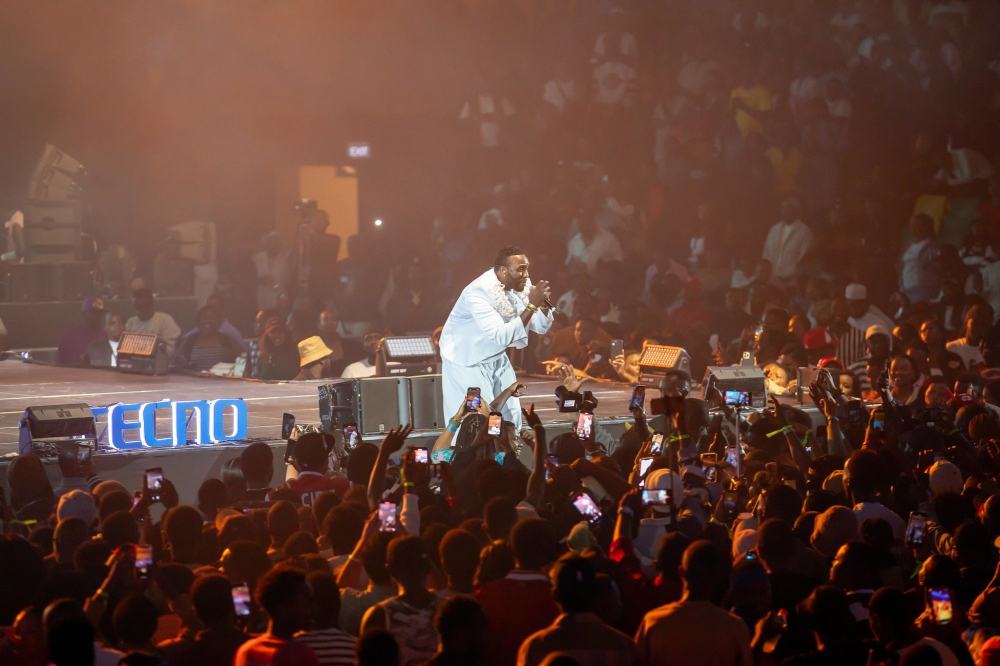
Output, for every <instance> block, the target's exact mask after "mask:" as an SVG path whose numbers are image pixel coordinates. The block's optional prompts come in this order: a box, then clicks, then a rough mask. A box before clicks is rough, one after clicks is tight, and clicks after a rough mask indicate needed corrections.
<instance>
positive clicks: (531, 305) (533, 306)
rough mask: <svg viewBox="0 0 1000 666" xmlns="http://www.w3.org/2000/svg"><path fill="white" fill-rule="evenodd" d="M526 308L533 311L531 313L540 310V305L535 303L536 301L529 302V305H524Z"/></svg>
mask: <svg viewBox="0 0 1000 666" xmlns="http://www.w3.org/2000/svg"><path fill="white" fill-rule="evenodd" d="M524 309H525V310H528V311H529V312H531V314H535V313H536V312H538V306H537V305H535V304H534V303H528V304H527V305H525V306H524Z"/></svg>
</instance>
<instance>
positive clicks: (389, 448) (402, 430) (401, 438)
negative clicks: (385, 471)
mask: <svg viewBox="0 0 1000 666" xmlns="http://www.w3.org/2000/svg"><path fill="white" fill-rule="evenodd" d="M411 432H413V426H412V425H405V426H397V427H395V428H393V429H392V430H390V431H389V432H387V433H386V435H385V439H383V440H382V447H381V449H380V451H384V452H385V455H391V454H393V453H395V452H396V451H399V450H400V449H401V448H403V444H404V443H405V442H406V438H407V437H409V436H410V433H411Z"/></svg>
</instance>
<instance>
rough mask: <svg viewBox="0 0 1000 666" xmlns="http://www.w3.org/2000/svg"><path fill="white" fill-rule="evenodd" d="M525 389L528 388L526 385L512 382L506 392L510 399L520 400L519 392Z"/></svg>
mask: <svg viewBox="0 0 1000 666" xmlns="http://www.w3.org/2000/svg"><path fill="white" fill-rule="evenodd" d="M526 388H528V387H527V385H525V384H522V383H521V382H514V383H513V384H511V386H510V388H508V389H507V390H508V391H510V396H511V397H512V398H520V397H521V390H522V389H526Z"/></svg>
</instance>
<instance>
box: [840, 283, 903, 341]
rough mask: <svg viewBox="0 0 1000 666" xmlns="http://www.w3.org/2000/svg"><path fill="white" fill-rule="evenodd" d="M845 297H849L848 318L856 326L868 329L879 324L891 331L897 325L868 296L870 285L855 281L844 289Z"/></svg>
mask: <svg viewBox="0 0 1000 666" xmlns="http://www.w3.org/2000/svg"><path fill="white" fill-rule="evenodd" d="M844 298H845V299H847V309H848V313H849V314H850V315H851V316H850V317H849V318H848V319H847V323H849V324H850V325H851V326H853V327H854V328H857V329H859V330H862V331H867V330H868V329H869V328H870V327H872V326H875V325H878V326H882V327H883V328H885V329H886V330H887V331H891V330H892V329H893V327H894V326H895V325H896V324H895V322H893V321H892V319H891V318H890V317H889V315H887V314H886V313H884V312H882V311H881V310H879V309H878V308H877V307H875V305H873V304H872V302H871V300H870V299H869V298H868V287H866V286H865V285H863V284H858V283H857V282H854V283H852V284H849V285H847V287H846V288H845V289H844Z"/></svg>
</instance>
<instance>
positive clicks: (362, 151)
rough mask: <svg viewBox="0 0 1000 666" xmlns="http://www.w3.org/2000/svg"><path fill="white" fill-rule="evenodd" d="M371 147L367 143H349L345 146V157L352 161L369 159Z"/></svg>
mask: <svg viewBox="0 0 1000 666" xmlns="http://www.w3.org/2000/svg"><path fill="white" fill-rule="evenodd" d="M371 155H372V153H371V146H369V145H368V144H367V143H363V142H362V143H349V144H347V156H348V157H351V158H354V159H361V158H365V157H371Z"/></svg>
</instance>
